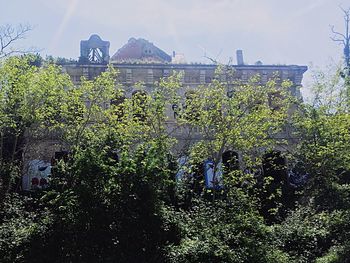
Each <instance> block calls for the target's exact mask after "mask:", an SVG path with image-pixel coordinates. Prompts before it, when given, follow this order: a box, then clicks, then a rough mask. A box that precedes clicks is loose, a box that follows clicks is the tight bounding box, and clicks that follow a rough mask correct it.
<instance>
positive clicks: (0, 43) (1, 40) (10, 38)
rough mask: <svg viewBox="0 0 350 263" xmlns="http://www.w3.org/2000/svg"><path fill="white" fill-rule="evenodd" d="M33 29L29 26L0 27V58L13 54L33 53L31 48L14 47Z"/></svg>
mask: <svg viewBox="0 0 350 263" xmlns="http://www.w3.org/2000/svg"><path fill="white" fill-rule="evenodd" d="M32 29H33V28H32V27H31V26H30V25H22V24H20V25H18V26H16V27H14V26H12V25H9V24H7V25H4V26H0V58H4V57H6V56H10V55H13V54H26V53H30V52H33V51H35V50H34V49H33V48H30V49H27V50H26V49H22V48H18V47H17V48H16V47H14V44H15V43H17V42H18V41H19V40H22V39H25V38H26V36H27V33H28V32H29V31H31V30H32Z"/></svg>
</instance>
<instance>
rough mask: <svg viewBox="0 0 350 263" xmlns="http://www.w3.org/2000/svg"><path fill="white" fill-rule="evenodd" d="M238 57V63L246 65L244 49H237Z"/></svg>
mask: <svg viewBox="0 0 350 263" xmlns="http://www.w3.org/2000/svg"><path fill="white" fill-rule="evenodd" d="M236 57H237V65H238V66H242V65H244V62H243V51H242V50H240V49H239V50H236Z"/></svg>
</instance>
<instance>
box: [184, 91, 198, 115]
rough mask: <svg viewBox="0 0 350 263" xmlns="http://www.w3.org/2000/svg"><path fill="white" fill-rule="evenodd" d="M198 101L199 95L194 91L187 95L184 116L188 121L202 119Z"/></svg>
mask: <svg viewBox="0 0 350 263" xmlns="http://www.w3.org/2000/svg"><path fill="white" fill-rule="evenodd" d="M198 99H199V93H198V92H196V91H194V90H190V91H187V92H186V93H185V103H184V105H183V108H184V116H185V118H186V119H187V120H188V121H198V120H199V118H200V111H199V103H198Z"/></svg>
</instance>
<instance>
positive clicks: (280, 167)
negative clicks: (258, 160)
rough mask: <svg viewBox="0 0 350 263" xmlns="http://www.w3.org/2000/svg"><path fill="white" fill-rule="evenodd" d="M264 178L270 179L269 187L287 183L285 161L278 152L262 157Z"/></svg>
mask: <svg viewBox="0 0 350 263" xmlns="http://www.w3.org/2000/svg"><path fill="white" fill-rule="evenodd" d="M263 171H264V177H269V176H270V177H272V182H271V185H272V187H273V185H277V184H281V183H283V182H286V181H287V170H286V160H285V158H284V157H283V156H282V153H281V152H280V151H270V152H268V153H266V154H265V155H264V157H263Z"/></svg>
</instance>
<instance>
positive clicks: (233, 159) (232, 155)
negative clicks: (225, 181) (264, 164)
mask: <svg viewBox="0 0 350 263" xmlns="http://www.w3.org/2000/svg"><path fill="white" fill-rule="evenodd" d="M238 158H239V156H238V153H237V152H234V151H231V150H228V151H225V152H224V153H223V154H222V164H223V165H224V167H223V168H224V173H230V172H232V171H237V170H239V159H238Z"/></svg>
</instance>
